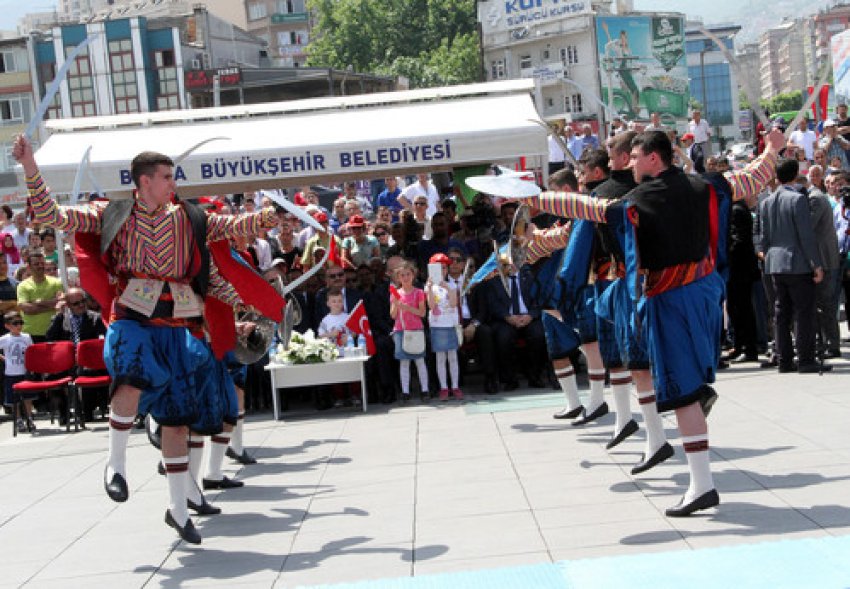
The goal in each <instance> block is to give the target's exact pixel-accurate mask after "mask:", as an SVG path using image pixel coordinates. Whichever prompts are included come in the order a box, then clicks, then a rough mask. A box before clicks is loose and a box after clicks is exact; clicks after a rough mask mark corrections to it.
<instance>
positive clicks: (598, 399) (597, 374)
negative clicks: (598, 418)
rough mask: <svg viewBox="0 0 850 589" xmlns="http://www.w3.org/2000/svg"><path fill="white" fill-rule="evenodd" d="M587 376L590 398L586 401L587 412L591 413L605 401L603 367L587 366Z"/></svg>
mask: <svg viewBox="0 0 850 589" xmlns="http://www.w3.org/2000/svg"><path fill="white" fill-rule="evenodd" d="M587 378H588V379H589V380H590V400H589V401H588V402H587V412H588V413H593V412H594V411H596V410H597V409H598V408H599V406H600V405H602V403H604V402H605V397H604V393H605V369H604V368H597V369H593V368H588V369H587Z"/></svg>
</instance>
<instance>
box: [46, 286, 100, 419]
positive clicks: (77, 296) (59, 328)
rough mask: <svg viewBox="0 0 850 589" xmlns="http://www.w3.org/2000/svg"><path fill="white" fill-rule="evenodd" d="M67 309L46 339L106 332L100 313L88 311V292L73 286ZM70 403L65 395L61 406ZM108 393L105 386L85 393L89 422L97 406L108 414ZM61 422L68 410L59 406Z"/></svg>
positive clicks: (84, 337)
mask: <svg viewBox="0 0 850 589" xmlns="http://www.w3.org/2000/svg"><path fill="white" fill-rule="evenodd" d="M63 303H64V308H63V309H62V310H61V311H59V312H58V313H56V315H54V316H53V319H52V320H51V322H50V327H48V328H47V334H46V337H47V341H49V342H58V341H69V342H74V344H78V343H80V342H81V341H82V340H88V339H97V338H99V337H104V336H105V335H106V326H105V325H104V324H103V320H102V319H101V317H100V313H98V312H96V311H89V310H88V307H87V306H86V294H85V292H83V290H82V289H80V288H70V289H68V292H67V293H66V294H65V298H64V300H63ZM66 402H67V400H66V399H64V398H62V399H61V403H60V405H64V404H65V403H66ZM108 405H109V395H108V391H107V389H106V387H104V388H103V389H92V390H91V391H89V392H88V393H86V394H85V395H83V414H84V416H85V420H86V421H94V409H95V407H98V408H99V409H100V413H101V415H106V413H107V406H108ZM60 409H61V411H60V413H59V414H60V416H61V417H60V423H63V422H64V420H65V419H66V417H65V415H67V412H66V411H65V410H64V407H60Z"/></svg>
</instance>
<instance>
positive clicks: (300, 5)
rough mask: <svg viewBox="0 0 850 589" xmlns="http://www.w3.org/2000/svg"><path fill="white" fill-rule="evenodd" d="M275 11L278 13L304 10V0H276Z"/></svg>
mask: <svg viewBox="0 0 850 589" xmlns="http://www.w3.org/2000/svg"><path fill="white" fill-rule="evenodd" d="M275 12H277V13H279V14H293V13H299V12H306V8H304V0H277V10H275Z"/></svg>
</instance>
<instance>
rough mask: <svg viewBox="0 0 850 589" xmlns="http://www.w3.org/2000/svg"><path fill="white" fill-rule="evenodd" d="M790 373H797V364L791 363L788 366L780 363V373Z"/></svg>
mask: <svg viewBox="0 0 850 589" xmlns="http://www.w3.org/2000/svg"><path fill="white" fill-rule="evenodd" d="M789 372H797V363H796V362H790V363H788V364H783V363H781V362H780V364H779V373H780V374H787V373H789ZM815 372H817V371H815Z"/></svg>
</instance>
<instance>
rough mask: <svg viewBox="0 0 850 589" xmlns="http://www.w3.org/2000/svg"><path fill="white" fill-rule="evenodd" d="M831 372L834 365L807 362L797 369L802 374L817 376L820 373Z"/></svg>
mask: <svg viewBox="0 0 850 589" xmlns="http://www.w3.org/2000/svg"><path fill="white" fill-rule="evenodd" d="M831 370H832V364H818V363H817V362H811V363H808V362H807V363H806V364H800V366H798V367H797V372H799V373H800V374H816V373H818V372H830V371H831Z"/></svg>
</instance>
